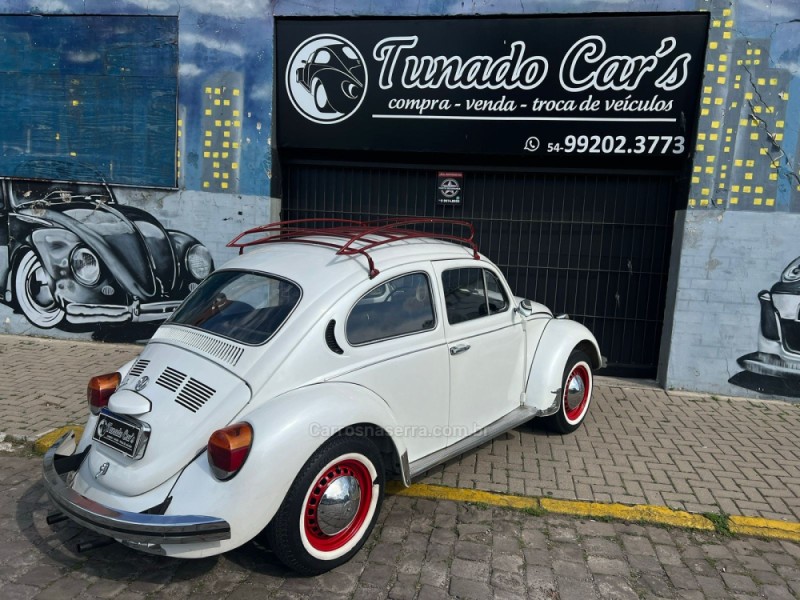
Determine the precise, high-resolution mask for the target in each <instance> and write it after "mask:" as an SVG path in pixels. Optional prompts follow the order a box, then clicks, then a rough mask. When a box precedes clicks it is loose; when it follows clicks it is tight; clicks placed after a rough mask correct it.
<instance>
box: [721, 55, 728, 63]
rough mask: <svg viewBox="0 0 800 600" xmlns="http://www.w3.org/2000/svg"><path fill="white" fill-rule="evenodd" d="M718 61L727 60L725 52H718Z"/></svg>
mask: <svg viewBox="0 0 800 600" xmlns="http://www.w3.org/2000/svg"><path fill="white" fill-rule="evenodd" d="M719 62H728V55H727V54H720V55H719Z"/></svg>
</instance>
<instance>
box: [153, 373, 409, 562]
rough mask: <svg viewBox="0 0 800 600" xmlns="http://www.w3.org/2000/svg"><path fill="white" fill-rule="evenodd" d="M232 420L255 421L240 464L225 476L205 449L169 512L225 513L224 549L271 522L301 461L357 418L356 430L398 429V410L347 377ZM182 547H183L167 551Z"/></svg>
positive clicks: (400, 446)
mask: <svg viewBox="0 0 800 600" xmlns="http://www.w3.org/2000/svg"><path fill="white" fill-rule="evenodd" d="M234 421H236V422H242V421H245V422H247V423H250V425H252V427H253V444H252V447H251V449H250V454H249V455H248V457H247V460H246V462H245V464H244V466H243V467H242V469H241V471H239V472H238V473H237V474H236V475H235V476H234V477H233V478H232V479H230V480H228V481H219V480H218V479H216V478H215V477H214V476H213V475H212V473H211V469H210V466H209V464H208V458H207V454H206V452H203V453H202V454H201V455H200V456H198V457H197V459H196V460H194V461H193V462H192V463H191V464H190V465H189V466H187V467H186V469H185V470H184V471H183V473H182V474H181V476H180V479H179V480H178V482H177V483H176V485H175V488H174V490H173V491H172V493H171V495H172V497H173V500H172V503H171V504H170V507H169V510H168V512H167V514H176V515H180V514H205V515H213V516H215V517H220V518H222V519H225V520H226V521H228V523H230V525H231V539H230V541H226V542H224V546H225V549H226V550H228V549H231V548H235V547H236V546H239V545H241V544H243V543H245V542H247V541H248V540H250V539H252V538H253V537H254V536H255V535H257V534H258V533H259V532H260V531H261V530H262V529H264V527H266V526H267V524H268V523H269V522H270V521H271V520H272V517H273V516H274V515H275V513H276V512H277V511H278V508H279V507H280V505H281V503H282V502H283V499H284V497H285V496H286V493H287V492H288V491H289V488H290V486H291V485H292V482H293V481H294V479H295V477H296V476H297V474H298V473H299V471H300V469H302V467H303V465H305V463H306V462H307V461H308V459H309V458H310V457H311V455H312V454H314V452H315V451H316V450H317V449H318V448H319V447H320V446H322V444H323V443H325V441H327V440H328V439H330V438H331V437H332V436H334V435H336V434H337V433H346V432H347V431H348V427H350V426H354V425H358V427H354V428H353V433H354V434H359V433H363V432H366V431H369V430H371V429H376V428H375V427H366V426H365V424H371V425H374V426H377V427H379V428H381V429H382V430H383V431H384V432H393V431H396V423H395V420H394V417H393V415H392V413H391V411H390V410H389V407H388V406H387V405H386V403H385V402H384V401H383V400H382V399H381V398H380V397H379V396H377V395H376V394H374V393H373V392H371V391H369V390H368V389H366V388H364V387H361V386H357V385H353V384H347V383H322V384H317V385H311V386H308V387H304V388H301V389H298V390H295V391H292V392H289V393H287V394H284V395H282V396H279V397H277V398H273V399H271V400H269V401H268V402H267V403H266V404H264V405H263V406H261V407H260V408H258V409H257V410H255V411H253V412H250V413H247V412H243V413H241V414H240V415H239V416H238V417H237V418H236V419H234ZM390 441H391V443H392V447H393V448H395V449H396V452H397V456H398V457H401V463H402V462H403V461H402V457H403V456H404V455H405V452H406V449H405V444H404V443H403V442H402V440H400V439H391V438H390ZM381 445H383V444H381ZM389 466H391V465H389ZM188 550H189V549H188V548H186V549H184V551H188ZM181 553H182V549H181V548H174V549H172V551H170V552H169V554H171V555H175V556H179V555H181ZM188 554H189V552H187V555H188Z"/></svg>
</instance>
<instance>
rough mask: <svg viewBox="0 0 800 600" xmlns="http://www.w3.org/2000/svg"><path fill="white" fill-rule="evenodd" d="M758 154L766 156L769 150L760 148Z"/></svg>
mask: <svg viewBox="0 0 800 600" xmlns="http://www.w3.org/2000/svg"><path fill="white" fill-rule="evenodd" d="M758 153H759V154H760V155H762V156H766V154H767V149H766V148H759V149H758Z"/></svg>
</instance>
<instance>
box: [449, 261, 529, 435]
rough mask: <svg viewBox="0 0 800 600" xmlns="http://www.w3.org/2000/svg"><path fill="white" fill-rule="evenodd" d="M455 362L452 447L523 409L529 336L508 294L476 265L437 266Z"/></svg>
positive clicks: (497, 278) (485, 269)
mask: <svg viewBox="0 0 800 600" xmlns="http://www.w3.org/2000/svg"><path fill="white" fill-rule="evenodd" d="M436 270H437V277H438V283H439V286H440V301H441V304H442V307H443V313H444V317H443V320H444V325H445V338H446V341H447V347H448V354H449V358H450V411H449V432H448V433H449V439H448V443H449V444H452V443H454V442H456V441H458V440H459V439H462V438H464V437H466V436H468V435H470V434H472V433H475V432H476V431H477V430H479V429H481V428H482V427H485V426H486V425H488V424H490V423H492V422H493V421H496V420H497V419H499V418H501V417H503V416H504V415H506V414H508V413H509V412H511V411H512V410H514V409H515V408H517V407H518V406H519V405H520V402H521V394H522V391H523V389H524V378H523V376H524V373H523V368H524V366H523V362H524V344H525V331H524V329H523V327H522V324H521V319H520V317H519V316H518V315H517V314H516V313H515V312H514V310H513V305H512V302H511V295H510V293H509V290H508V289H507V288H506V286H505V285H504V283H503V280H502V278H501V277H500V276H499V275H498V274H497V273H496V272H495V270H494V269H492V268H490V267H489V266H487V265H486V264H485V263H483V264H481V263H477V262H476V261H474V260H472V261H443V262H440V263H437V264H436Z"/></svg>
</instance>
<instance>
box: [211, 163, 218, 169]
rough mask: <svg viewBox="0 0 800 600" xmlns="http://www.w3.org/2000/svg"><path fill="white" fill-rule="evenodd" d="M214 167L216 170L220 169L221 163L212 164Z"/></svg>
mask: <svg viewBox="0 0 800 600" xmlns="http://www.w3.org/2000/svg"><path fill="white" fill-rule="evenodd" d="M212 166H213V167H214V168H215V169H219V163H218V162H216V161H214V162H213V163H212Z"/></svg>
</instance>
